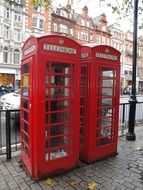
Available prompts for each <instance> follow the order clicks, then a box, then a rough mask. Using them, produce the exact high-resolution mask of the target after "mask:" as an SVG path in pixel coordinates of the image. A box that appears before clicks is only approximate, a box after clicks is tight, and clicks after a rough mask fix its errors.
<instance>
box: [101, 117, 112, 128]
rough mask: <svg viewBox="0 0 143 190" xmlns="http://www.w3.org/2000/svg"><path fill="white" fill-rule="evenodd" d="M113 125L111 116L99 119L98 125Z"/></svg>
mask: <svg viewBox="0 0 143 190" xmlns="http://www.w3.org/2000/svg"><path fill="white" fill-rule="evenodd" d="M111 125H112V118H111V117H107V118H102V119H100V120H99V121H98V126H101V127H107V126H111Z"/></svg>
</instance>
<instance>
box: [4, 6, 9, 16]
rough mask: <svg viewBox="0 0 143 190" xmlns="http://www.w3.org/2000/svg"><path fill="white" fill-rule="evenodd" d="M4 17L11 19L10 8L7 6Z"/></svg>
mask: <svg viewBox="0 0 143 190" xmlns="http://www.w3.org/2000/svg"><path fill="white" fill-rule="evenodd" d="M4 17H5V18H7V19H10V9H9V8H7V7H5V9H4Z"/></svg>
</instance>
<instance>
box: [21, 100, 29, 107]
mask: <svg viewBox="0 0 143 190" xmlns="http://www.w3.org/2000/svg"><path fill="white" fill-rule="evenodd" d="M22 107H23V108H25V109H28V100H25V99H22Z"/></svg>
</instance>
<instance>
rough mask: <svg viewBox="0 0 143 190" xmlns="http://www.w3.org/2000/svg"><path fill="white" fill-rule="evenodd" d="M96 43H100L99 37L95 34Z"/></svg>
mask: <svg viewBox="0 0 143 190" xmlns="http://www.w3.org/2000/svg"><path fill="white" fill-rule="evenodd" d="M96 43H97V44H99V43H100V37H99V36H96Z"/></svg>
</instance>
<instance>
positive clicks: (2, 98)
mask: <svg viewBox="0 0 143 190" xmlns="http://www.w3.org/2000/svg"><path fill="white" fill-rule="evenodd" d="M18 95H19V96H20V90H16V91H14V92H11V93H6V94H4V95H3V96H1V97H0V109H4V108H3V104H4V102H5V101H6V100H7V99H8V98H11V97H12V98H13V96H18ZM19 105H20V102H19ZM18 109H19V108H18Z"/></svg>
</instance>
